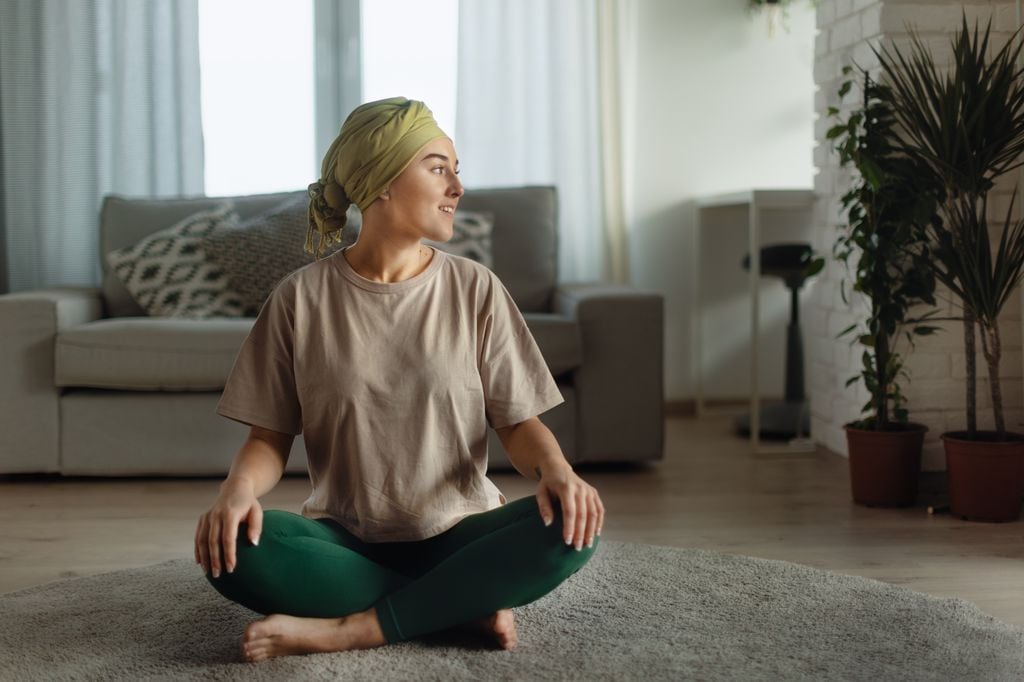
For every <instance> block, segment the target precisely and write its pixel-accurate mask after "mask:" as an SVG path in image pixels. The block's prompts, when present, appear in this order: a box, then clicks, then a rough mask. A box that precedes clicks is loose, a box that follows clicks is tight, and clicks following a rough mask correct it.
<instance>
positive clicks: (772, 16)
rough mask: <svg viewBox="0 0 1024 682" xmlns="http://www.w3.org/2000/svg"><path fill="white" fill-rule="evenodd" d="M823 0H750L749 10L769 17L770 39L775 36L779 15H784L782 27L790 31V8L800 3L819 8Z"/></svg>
mask: <svg viewBox="0 0 1024 682" xmlns="http://www.w3.org/2000/svg"><path fill="white" fill-rule="evenodd" d="M820 1H821V0H749V2H748V4H747V8H748V9H749V10H750V11H751V12H765V13H766V14H767V17H768V37H769V38H771V37H772V36H774V35H775V22H776V21H777V20H778V16H779V14H781V15H782V26H783V28H785V29H786V31H787V32H788V31H789V7H790V5H794V4H796V3H798V2H806V3H807V4H809V5H810V6H811V7H815V8H816V7H817V6H818V3H819V2H820Z"/></svg>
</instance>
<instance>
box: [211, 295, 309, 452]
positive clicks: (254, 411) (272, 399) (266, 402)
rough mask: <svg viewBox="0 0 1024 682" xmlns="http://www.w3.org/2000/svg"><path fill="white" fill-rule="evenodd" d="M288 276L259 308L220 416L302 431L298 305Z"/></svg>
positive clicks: (222, 401) (224, 395)
mask: <svg viewBox="0 0 1024 682" xmlns="http://www.w3.org/2000/svg"><path fill="white" fill-rule="evenodd" d="M289 284H290V283H289V280H284V281H282V282H281V283H280V284H279V285H278V286H277V287H276V288H275V289H274V291H273V292H272V293H271V295H270V297H269V298H268V299H267V301H266V303H264V304H263V307H262V308H261V309H260V312H259V315H258V316H257V317H256V322H255V323H254V324H253V326H252V329H251V330H250V331H249V335H248V336H247V337H246V338H245V341H244V342H243V343H242V347H241V349H240V350H239V351H238V355H237V357H236V358H235V364H234V366H233V367H232V368H231V373H230V374H229V375H228V379H227V383H226V385H225V386H224V392H223V393H222V394H221V397H220V401H219V402H218V403H217V414H219V415H221V416H223V417H227V418H229V419H233V420H235V421H239V422H242V423H243V424H248V425H250V426H261V427H263V428H265V429H271V430H273V431H280V432H282V433H290V434H293V435H298V434H300V433H302V408H301V405H300V403H299V398H298V391H297V390H296V387H295V371H294V365H293V362H292V359H293V356H292V349H293V340H294V339H293V332H294V329H295V324H294V322H295V314H294V313H295V308H294V299H293V297H292V295H291V294H292V292H293V291H294V288H293V287H291V286H289Z"/></svg>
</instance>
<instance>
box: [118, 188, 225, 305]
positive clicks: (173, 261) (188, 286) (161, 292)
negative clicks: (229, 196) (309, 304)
mask: <svg viewBox="0 0 1024 682" xmlns="http://www.w3.org/2000/svg"><path fill="white" fill-rule="evenodd" d="M238 221H239V217H238V214H237V213H236V212H235V210H234V204H232V203H231V202H225V203H223V204H220V205H219V206H216V207H214V208H212V209H208V210H205V211H200V212H198V213H195V214H193V215H190V216H188V217H187V218H185V219H183V220H181V221H179V222H178V223H175V224H174V225H172V226H171V227H168V228H166V229H164V230H160V231H159V232H155V233H153V234H151V235H149V236H148V237H146V238H144V239H142V240H140V241H139V242H137V243H135V244H132V245H131V246H128V247H125V248H123V249H118V250H117V251H111V252H110V253H108V254H106V258H107V262H108V263H109V264H110V267H111V268H113V271H114V273H115V274H116V275H117V277H118V278H119V279H120V280H121V281H122V282H123V283H124V286H125V288H126V289H127V290H128V293H130V294H131V295H132V298H134V299H135V300H136V301H137V302H138V303H139V305H140V306H142V308H143V310H145V311H146V313H147V314H149V315H151V316H153V317H188V318H197V319H205V318H211V317H243V316H244V313H245V310H244V306H243V304H242V300H241V297H239V296H238V294H237V293H235V292H234V291H232V290H231V289H230V288H229V286H228V278H227V275H225V274H224V271H223V270H222V269H221V268H220V267H218V266H217V265H216V264H215V263H211V262H210V261H209V260H208V259H207V257H206V253H205V251H204V250H203V248H202V242H203V239H205V238H206V237H208V236H209V235H211V234H213V233H215V232H219V231H221V230H229V229H231V228H233V227H234V226H235V225H237V224H238Z"/></svg>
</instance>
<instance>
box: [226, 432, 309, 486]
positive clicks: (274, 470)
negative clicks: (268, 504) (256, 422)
mask: <svg viewBox="0 0 1024 682" xmlns="http://www.w3.org/2000/svg"><path fill="white" fill-rule="evenodd" d="M294 441H295V436H293V435H292V434H290V433H281V432H279V431H271V430H270V429H264V428H262V427H259V426H253V427H252V429H251V430H250V432H249V437H248V438H247V439H246V441H245V443H244V444H243V445H242V448H241V449H240V450H239V451H238V454H237V455H235V459H234V461H233V462H232V463H231V470H230V471H228V475H227V478H225V479H224V482H223V483H221V484H220V487H221V489H222V490H223V489H225V488H229V487H233V486H236V485H251V486H252V490H253V494H254V495H255V496H256V497H257V498H259V497H262V496H263V495H266V494H267V493H268V492H270V491H271V490H272V489H273V488H274V486H275V485H277V483H278V481H280V480H281V477H282V476H283V475H284V469H285V466H286V465H287V464H288V455H289V454H290V453H291V451H292V443H293V442H294Z"/></svg>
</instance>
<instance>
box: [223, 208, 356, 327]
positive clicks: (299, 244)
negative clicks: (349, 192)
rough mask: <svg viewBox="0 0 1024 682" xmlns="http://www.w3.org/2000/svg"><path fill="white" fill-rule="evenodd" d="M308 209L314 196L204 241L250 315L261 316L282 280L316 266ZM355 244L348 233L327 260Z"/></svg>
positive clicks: (328, 252) (330, 250) (327, 251)
mask: <svg viewBox="0 0 1024 682" xmlns="http://www.w3.org/2000/svg"><path fill="white" fill-rule="evenodd" d="M308 209H309V197H307V196H305V195H299V196H295V197H291V198H289V199H287V200H286V201H284V202H283V203H281V204H279V205H277V206H275V207H273V208H271V209H270V210H269V211H265V212H264V213H261V214H259V215H256V216H253V217H252V218H250V219H248V220H246V221H243V222H241V223H239V224H238V225H237V227H236V228H235V229H233V230H220V231H218V232H216V233H214V234H211V235H210V236H209V237H208V238H207V239H206V240H205V241H204V242H203V248H204V249H205V250H206V253H207V254H208V255H209V257H210V259H211V261H212V262H214V263H216V264H217V265H218V266H220V267H221V268H222V269H223V270H224V272H225V273H227V277H228V280H229V281H230V282H231V288H232V289H233V290H234V291H236V292H238V294H239V295H240V296H241V297H242V302H243V305H244V308H245V314H246V315H248V316H250V317H256V315H258V314H259V312H260V308H262V307H263V303H264V302H265V301H266V300H267V297H268V296H270V292H271V291H273V290H274V287H275V286H277V283H278V282H280V281H281V279H282V278H284V277H285V276H287V275H288V274H289V273H291V272H294V271H295V270H298V269H299V268H301V267H302V266H303V265H307V264H309V263H310V262H312V260H313V255H312V254H310V253H306V250H305V248H304V247H305V244H306V230H307V226H308V224H309V217H308V213H307V212H308ZM356 214H357V215H358V210H357V211H356ZM350 215H351V213H350ZM349 227H350V226H349V225H348V224H346V228H349ZM314 237H315V236H314ZM346 239H348V241H345V240H346ZM353 241H355V239H354V237H353V233H352V231H351V230H350V229H346V230H342V242H341V243H339V244H331V245H330V246H329V247H327V248H326V249H325V250H324V253H323V257H324V258H326V257H327V256H330V255H331V254H332V253H334V252H335V251H337V250H338V249H340V248H342V247H344V246H347V245H348V244H351V243H352V242H353ZM315 243H316V242H315V240H314V244H315Z"/></svg>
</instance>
